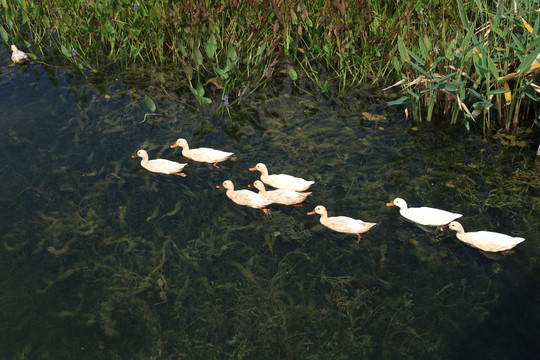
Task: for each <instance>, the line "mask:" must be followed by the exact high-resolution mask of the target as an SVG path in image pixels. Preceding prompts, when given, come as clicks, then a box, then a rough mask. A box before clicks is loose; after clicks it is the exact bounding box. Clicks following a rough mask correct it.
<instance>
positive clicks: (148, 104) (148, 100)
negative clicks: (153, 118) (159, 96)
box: [144, 94, 156, 113]
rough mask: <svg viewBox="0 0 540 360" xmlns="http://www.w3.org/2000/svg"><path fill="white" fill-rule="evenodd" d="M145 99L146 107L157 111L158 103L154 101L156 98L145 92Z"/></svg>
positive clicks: (151, 110)
mask: <svg viewBox="0 0 540 360" xmlns="http://www.w3.org/2000/svg"><path fill="white" fill-rule="evenodd" d="M144 101H145V102H146V107H147V108H148V110H150V112H152V113H154V112H156V104H155V103H154V100H152V99H151V98H150V96H148V95H146V94H145V95H144Z"/></svg>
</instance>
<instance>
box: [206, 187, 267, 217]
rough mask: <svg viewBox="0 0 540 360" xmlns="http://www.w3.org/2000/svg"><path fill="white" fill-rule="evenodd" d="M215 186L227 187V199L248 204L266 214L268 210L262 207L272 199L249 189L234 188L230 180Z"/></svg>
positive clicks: (240, 203) (239, 203)
mask: <svg viewBox="0 0 540 360" xmlns="http://www.w3.org/2000/svg"><path fill="white" fill-rule="evenodd" d="M216 187H217V188H222V187H223V188H225V189H227V196H228V197H229V199H231V200H232V201H234V202H235V203H237V204H238V205H245V206H250V207H252V208H255V209H261V210H262V211H264V213H265V214H268V213H269V211H270V210H268V209H263V208H264V207H266V206H268V205H270V204H272V203H273V201H272V200H269V199H267V198H265V197H264V196H262V195H259V194H257V193H255V192H253V191H250V190H245V189H244V190H236V191H235V190H234V184H233V182H232V181H231V180H225V181H224V182H223V184H221V185H218V186H216Z"/></svg>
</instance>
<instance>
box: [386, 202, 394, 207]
mask: <svg viewBox="0 0 540 360" xmlns="http://www.w3.org/2000/svg"><path fill="white" fill-rule="evenodd" d="M386 206H396V204H394V203H393V202H389V203H386Z"/></svg>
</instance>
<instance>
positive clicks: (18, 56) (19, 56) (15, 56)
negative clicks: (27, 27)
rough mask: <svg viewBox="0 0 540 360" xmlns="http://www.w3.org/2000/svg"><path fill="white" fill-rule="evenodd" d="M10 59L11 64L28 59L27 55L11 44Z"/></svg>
mask: <svg viewBox="0 0 540 360" xmlns="http://www.w3.org/2000/svg"><path fill="white" fill-rule="evenodd" d="M11 61H13V64H24V63H26V62H27V61H28V55H27V54H26V53H25V52H24V51H21V50H19V49H17V47H16V46H15V45H11Z"/></svg>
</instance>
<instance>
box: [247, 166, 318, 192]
mask: <svg viewBox="0 0 540 360" xmlns="http://www.w3.org/2000/svg"><path fill="white" fill-rule="evenodd" d="M249 170H250V171H255V170H259V171H260V172H261V181H262V182H263V183H265V184H268V185H271V186H273V187H275V188H278V189H284V190H292V191H305V190H307V189H309V187H310V186H311V185H312V184H314V183H315V181H307V180H304V179H302V178H299V177H294V176H291V175H286V174H274V175H268V168H267V167H266V165H264V164H262V163H258V164H257V165H255V166H254V167H252V168H249Z"/></svg>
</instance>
